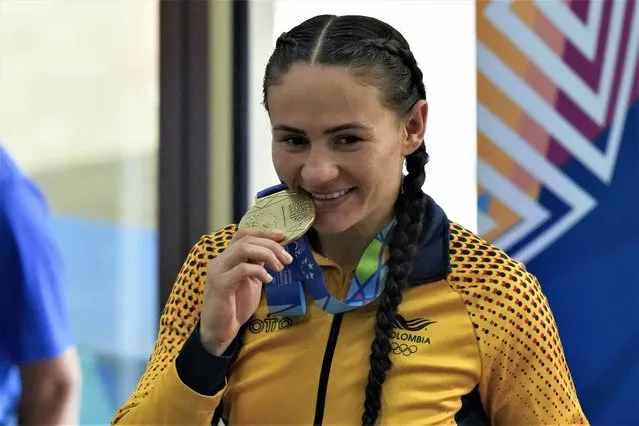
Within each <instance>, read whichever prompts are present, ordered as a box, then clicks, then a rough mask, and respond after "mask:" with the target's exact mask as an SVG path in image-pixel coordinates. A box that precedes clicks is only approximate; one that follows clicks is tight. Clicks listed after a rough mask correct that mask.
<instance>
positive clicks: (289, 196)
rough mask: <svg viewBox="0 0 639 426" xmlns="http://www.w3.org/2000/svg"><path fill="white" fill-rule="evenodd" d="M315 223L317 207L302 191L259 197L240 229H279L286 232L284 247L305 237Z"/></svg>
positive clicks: (281, 192)
mask: <svg viewBox="0 0 639 426" xmlns="http://www.w3.org/2000/svg"><path fill="white" fill-rule="evenodd" d="M314 221H315V204H313V201H312V200H311V199H310V198H309V197H307V196H305V195H303V194H300V193H298V192H293V191H290V190H284V191H280V192H277V193H275V194H271V195H268V196H266V197H264V198H259V199H257V200H256V201H255V205H254V206H253V207H251V208H250V209H249V211H248V212H246V214H245V215H244V217H242V220H240V223H239V225H238V229H247V228H275V229H280V230H282V231H284V235H285V237H284V240H283V241H282V242H281V244H282V245H283V246H285V245H287V244H290V243H292V242H293V241H295V240H297V239H298V238H300V237H302V236H303V235H304V234H306V232H307V231H308V230H309V229H310V228H311V226H312V225H313V222H314Z"/></svg>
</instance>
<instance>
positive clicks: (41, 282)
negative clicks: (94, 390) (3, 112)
mask: <svg viewBox="0 0 639 426" xmlns="http://www.w3.org/2000/svg"><path fill="white" fill-rule="evenodd" d="M61 276H62V260H61V257H60V253H59V251H58V247H57V246H56V243H55V241H54V239H53V236H52V231H51V223H50V216H49V210H48V207H47V203H46V200H45V198H44V196H43V195H42V193H41V191H40V190H39V189H38V188H37V186H36V185H35V184H34V183H33V182H32V181H31V180H30V179H29V178H28V177H27V176H26V175H25V174H24V173H23V172H22V171H21V169H20V168H19V167H18V166H17V165H16V163H15V162H14V161H13V160H12V158H11V157H10V156H9V154H8V153H7V151H6V150H5V149H4V148H3V147H2V145H0V425H13V424H17V423H20V424H24V425H35V424H37V425H70V424H77V423H78V412H79V400H80V382H81V374H80V367H79V361H78V357H77V353H76V350H75V347H74V344H73V341H72V337H71V331H70V325H69V320H68V318H67V313H66V310H65V306H64V301H63V295H62V282H61V281H62V280H61Z"/></svg>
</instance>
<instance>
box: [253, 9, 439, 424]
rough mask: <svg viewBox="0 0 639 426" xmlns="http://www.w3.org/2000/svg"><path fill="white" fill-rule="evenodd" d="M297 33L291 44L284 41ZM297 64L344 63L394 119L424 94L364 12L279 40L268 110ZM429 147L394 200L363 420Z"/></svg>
mask: <svg viewBox="0 0 639 426" xmlns="http://www.w3.org/2000/svg"><path fill="white" fill-rule="evenodd" d="M289 38H292V39H294V41H295V43H291V42H290V41H288V39H289ZM296 63H306V64H309V65H316V64H317V65H326V66H343V67H347V68H351V69H353V70H356V71H357V72H358V74H357V75H360V76H362V77H363V78H365V79H366V80H367V83H370V84H373V85H374V86H375V87H377V89H378V90H379V91H380V94H381V101H382V103H383V104H384V105H385V106H387V107H389V108H391V109H392V110H393V111H395V113H396V114H397V115H398V117H405V116H406V115H407V114H408V113H409V112H410V111H411V110H412V108H413V107H414V106H415V104H416V103H417V102H418V101H419V100H422V99H426V88H425V86H424V82H423V74H422V71H421V70H420V68H419V66H418V64H417V60H416V59H415V56H414V55H413V53H412V52H411V50H410V46H409V44H408V42H407V41H406V40H405V39H404V37H403V36H402V35H401V34H400V33H399V32H398V31H397V30H396V29H395V28H393V27H392V26H391V25H389V24H387V23H385V22H383V21H380V20H379V19H375V18H371V17H367V16H357V15H349V16H334V15H319V16H315V17H313V18H310V19H308V20H306V21H304V22H302V23H301V24H299V25H297V26H296V27H294V28H292V29H291V30H290V31H289V32H288V33H285V34H283V35H282V36H281V37H280V39H278V43H277V46H276V48H275V50H274V52H273V54H272V55H271V57H270V59H269V61H268V64H267V66H266V72H265V74H264V85H263V95H264V101H263V103H264V106H265V107H266V110H267V111H268V88H269V87H270V86H273V85H277V84H279V83H280V82H281V79H282V77H283V75H284V74H286V72H288V70H289V69H290V67H291V66H293V65H294V64H296ZM427 162H428V154H427V153H426V147H425V145H424V144H423V143H422V144H421V145H420V147H419V148H418V149H417V151H415V152H414V153H412V154H411V155H409V156H408V157H406V168H407V171H408V174H407V175H406V176H405V177H404V180H403V182H402V191H401V193H400V195H399V196H398V198H397V201H396V202H395V221H396V222H395V226H394V228H393V230H392V232H391V235H390V241H389V254H390V259H389V262H388V275H387V278H386V285H385V290H384V292H383V293H382V295H381V296H380V298H379V300H378V306H377V310H376V313H375V327H374V337H373V341H372V343H371V347H370V357H369V362H370V370H369V374H368V383H367V384H366V388H365V400H364V412H363V413H362V424H363V425H365V426H367V425H374V424H375V423H376V422H377V420H378V417H379V414H380V410H381V405H382V387H383V384H384V381H385V380H386V373H387V371H388V370H389V369H390V368H391V367H392V361H391V345H392V342H391V336H392V331H393V327H392V324H393V321H394V320H395V319H396V317H397V312H398V308H399V304H400V303H401V301H402V290H403V289H404V288H405V287H406V283H407V278H408V276H409V274H410V273H411V270H412V262H413V260H414V257H415V253H416V251H417V241H418V238H419V234H420V231H421V228H422V224H423V223H424V221H427V220H428V218H426V217H424V216H425V211H426V195H425V194H424V193H423V191H422V189H421V188H422V185H423V184H424V180H425V171H424V166H425V165H426V163H427Z"/></svg>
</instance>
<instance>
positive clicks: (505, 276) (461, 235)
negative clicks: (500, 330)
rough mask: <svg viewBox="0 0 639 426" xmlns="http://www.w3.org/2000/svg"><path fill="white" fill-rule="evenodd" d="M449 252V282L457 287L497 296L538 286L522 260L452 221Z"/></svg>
mask: <svg viewBox="0 0 639 426" xmlns="http://www.w3.org/2000/svg"><path fill="white" fill-rule="evenodd" d="M449 255H450V262H451V274H450V275H449V281H451V282H452V283H454V285H455V287H457V288H458V289H459V290H469V289H480V290H482V289H483V290H484V291H490V292H491V293H492V294H494V295H496V296H502V295H503V296H507V295H510V296H513V295H517V294H522V290H529V291H530V290H534V288H533V287H537V286H538V283H537V279H536V277H535V276H534V275H533V274H532V273H530V272H529V271H528V270H527V269H526V266H525V265H524V264H523V263H522V262H520V261H518V260H515V259H513V258H511V257H510V256H508V255H507V254H506V253H505V252H504V251H503V250H501V249H499V248H497V247H495V246H493V245H492V244H490V243H488V242H487V241H486V240H484V239H482V238H481V237H479V236H477V235H476V234H474V233H473V232H471V231H469V230H467V229H465V228H464V227H462V226H460V225H458V224H455V223H451V226H450V249H449Z"/></svg>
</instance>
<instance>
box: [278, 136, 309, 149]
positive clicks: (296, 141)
mask: <svg viewBox="0 0 639 426" xmlns="http://www.w3.org/2000/svg"><path fill="white" fill-rule="evenodd" d="M282 142H284V143H285V144H287V145H289V146H291V147H301V146H304V145H306V144H307V143H308V141H307V140H306V138H304V137H301V136H287V137H285V138H282Z"/></svg>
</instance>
